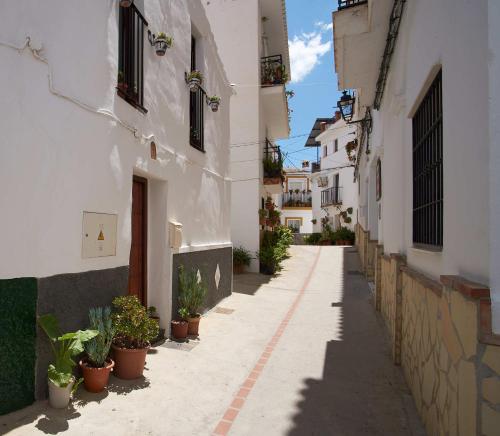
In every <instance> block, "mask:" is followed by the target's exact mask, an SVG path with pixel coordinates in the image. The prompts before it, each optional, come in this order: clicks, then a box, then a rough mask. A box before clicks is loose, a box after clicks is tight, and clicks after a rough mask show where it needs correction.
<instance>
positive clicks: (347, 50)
mask: <svg viewBox="0 0 500 436" xmlns="http://www.w3.org/2000/svg"><path fill="white" fill-rule="evenodd" d="M393 3H394V1H393V0H377V1H373V0H368V1H361V0H339V10H338V11H336V12H334V13H333V34H334V39H333V41H334V51H335V71H336V73H337V76H338V84H339V89H358V96H357V99H358V100H359V101H358V103H359V106H360V108H361V107H366V106H371V105H372V104H373V101H374V99H375V92H376V85H377V78H378V75H379V70H380V62H381V59H382V58H383V55H384V48H385V45H386V39H387V34H388V29H389V19H390V15H391V8H392V5H393ZM363 112H364V111H363Z"/></svg>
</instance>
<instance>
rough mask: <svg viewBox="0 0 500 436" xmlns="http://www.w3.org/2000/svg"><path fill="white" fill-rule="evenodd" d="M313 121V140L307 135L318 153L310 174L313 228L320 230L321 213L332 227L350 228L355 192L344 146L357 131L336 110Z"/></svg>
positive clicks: (356, 210)
mask: <svg viewBox="0 0 500 436" xmlns="http://www.w3.org/2000/svg"><path fill="white" fill-rule="evenodd" d="M321 120H326V121H321ZM316 125H318V126H317V127H318V129H315V128H314V127H313V129H312V132H311V135H313V136H314V142H313V141H312V138H311V141H310V140H308V145H307V146H308V147H312V146H316V147H318V150H319V156H320V166H319V171H315V172H313V173H312V175H311V189H312V213H313V219H315V220H316V221H315V223H314V225H313V231H314V232H321V230H322V221H321V220H322V219H323V218H325V217H327V218H328V221H329V223H330V225H331V226H332V228H333V229H337V228H339V227H340V226H342V227H348V228H350V229H354V225H355V223H356V217H357V212H358V207H357V206H358V192H357V184H356V183H355V181H354V165H353V163H352V161H351V160H350V159H349V155H348V153H347V151H346V146H347V144H350V143H353V141H355V140H356V134H357V131H356V129H355V127H354V126H352V125H348V124H346V122H345V121H344V120H342V119H341V117H340V113H339V112H337V113H336V114H335V116H334V117H333V118H330V119H318V120H316V122H315V126H316ZM347 148H348V146H347ZM351 155H352V154H351ZM343 212H345V213H347V217H348V219H347V220H344V218H342V217H341V213H343ZM348 212H350V213H348Z"/></svg>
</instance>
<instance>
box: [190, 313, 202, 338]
mask: <svg viewBox="0 0 500 436" xmlns="http://www.w3.org/2000/svg"><path fill="white" fill-rule="evenodd" d="M200 320H201V315H200V314H199V313H197V314H196V316H193V317H191V316H190V317H189V318H188V335H190V336H198V329H199V328H200Z"/></svg>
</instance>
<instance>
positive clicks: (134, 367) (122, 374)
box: [111, 344, 149, 380]
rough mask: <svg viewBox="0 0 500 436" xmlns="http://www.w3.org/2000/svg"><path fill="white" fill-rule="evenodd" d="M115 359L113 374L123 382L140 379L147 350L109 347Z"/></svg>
mask: <svg viewBox="0 0 500 436" xmlns="http://www.w3.org/2000/svg"><path fill="white" fill-rule="evenodd" d="M111 347H112V348H113V356H114V358H115V367H114V370H113V374H114V375H115V376H116V377H118V378H122V379H124V380H133V379H135V378H140V377H142V373H143V372H144V365H145V364H146V354H148V350H149V347H147V348H119V347H117V346H116V345H114V344H113V345H111Z"/></svg>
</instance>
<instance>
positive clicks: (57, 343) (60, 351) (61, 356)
mask: <svg viewBox="0 0 500 436" xmlns="http://www.w3.org/2000/svg"><path fill="white" fill-rule="evenodd" d="M38 324H39V325H40V327H41V328H42V330H43V331H44V332H45V334H46V335H47V337H48V338H49V341H50V345H51V347H52V351H53V352H54V363H51V364H50V365H49V368H48V370H47V374H48V378H49V380H50V381H51V382H52V383H54V384H55V385H56V386H58V387H60V388H64V387H66V386H68V384H70V383H71V382H72V381H75V384H74V385H73V389H72V392H74V391H76V389H77V388H78V385H79V384H80V383H81V381H82V379H79V380H76V378H75V376H74V375H73V367H74V366H75V365H76V363H75V361H74V360H73V357H75V356H77V355H78V354H80V353H82V352H83V349H84V348H83V347H84V346H83V344H84V343H85V342H87V341H89V340H90V339H92V338H94V337H96V336H97V335H98V334H99V332H98V331H97V330H78V331H77V332H74V333H65V334H61V330H60V328H59V323H58V321H57V318H56V317H55V316H54V315H52V314H47V315H42V316H40V317H38Z"/></svg>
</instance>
